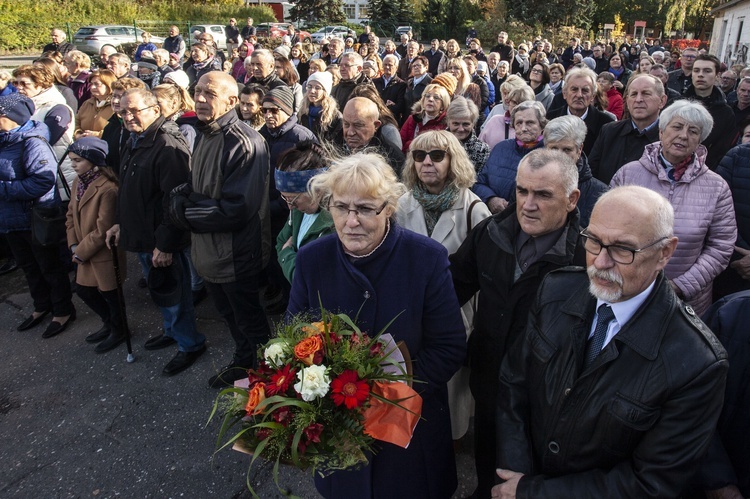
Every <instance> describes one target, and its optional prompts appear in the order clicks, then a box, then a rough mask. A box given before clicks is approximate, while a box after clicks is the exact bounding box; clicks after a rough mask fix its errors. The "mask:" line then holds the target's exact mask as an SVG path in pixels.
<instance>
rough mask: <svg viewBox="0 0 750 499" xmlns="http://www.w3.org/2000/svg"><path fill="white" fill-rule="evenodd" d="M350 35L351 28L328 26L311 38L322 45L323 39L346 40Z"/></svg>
mask: <svg viewBox="0 0 750 499" xmlns="http://www.w3.org/2000/svg"><path fill="white" fill-rule="evenodd" d="M348 33H349V28H347V27H346V26H326V27H324V28H321V29H319V30H318V31H316V32H315V33H313V34H312V35H310V38H311V39H312V41H313V42H314V43H320V42H321V41H322V40H323V38H328V39H329V40H330V39H331V38H346V35H347V34H348Z"/></svg>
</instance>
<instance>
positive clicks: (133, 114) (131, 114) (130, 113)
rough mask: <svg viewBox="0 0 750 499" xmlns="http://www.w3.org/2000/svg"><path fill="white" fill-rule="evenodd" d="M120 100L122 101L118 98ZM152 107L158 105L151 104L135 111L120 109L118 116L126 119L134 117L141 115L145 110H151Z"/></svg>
mask: <svg viewBox="0 0 750 499" xmlns="http://www.w3.org/2000/svg"><path fill="white" fill-rule="evenodd" d="M120 99H122V97H120ZM152 107H158V104H153V105H151V106H146V107H142V108H140V109H136V110H132V109H121V110H120V116H122V117H123V118H125V117H127V116H128V115H130V116H133V117H135V116H137V115H139V114H141V112H142V111H145V110H146V109H151V108H152Z"/></svg>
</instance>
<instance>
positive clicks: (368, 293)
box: [365, 291, 370, 300]
mask: <svg viewBox="0 0 750 499" xmlns="http://www.w3.org/2000/svg"><path fill="white" fill-rule="evenodd" d="M368 298H370V292H369V291H365V300H367V299H368Z"/></svg>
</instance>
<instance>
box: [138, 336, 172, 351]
mask: <svg viewBox="0 0 750 499" xmlns="http://www.w3.org/2000/svg"><path fill="white" fill-rule="evenodd" d="M175 343H177V342H176V341H175V340H174V338H170V337H169V336H164V335H163V334H161V335H159V336H154V337H153V338H151V339H149V340H148V341H146V343H145V344H144V345H143V348H145V349H146V350H161V349H162V348H167V347H168V346H171V345H174V344H175Z"/></svg>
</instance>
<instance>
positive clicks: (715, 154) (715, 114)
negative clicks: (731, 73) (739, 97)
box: [685, 54, 737, 170]
mask: <svg viewBox="0 0 750 499" xmlns="http://www.w3.org/2000/svg"><path fill="white" fill-rule="evenodd" d="M720 68H721V63H720V62H719V59H717V58H716V56H713V55H708V54H701V55H699V56H698V58H697V59H696V60H695V62H694V63H693V85H692V86H691V87H690V88H689V89H688V90H687V92H685V98H687V99H694V100H697V101H700V102H701V103H703V105H704V106H705V107H706V109H708V112H709V113H711V117H712V118H713V119H714V126H713V128H712V129H711V133H710V134H708V137H706V140H704V141H703V142H701V143H702V144H703V145H704V146H706V149H708V156H706V166H708V167H709V168H710V169H711V170H716V167H717V166H718V165H719V161H721V158H723V157H724V155H725V154H726V153H727V151H729V149H731V147H732V144H733V143H734V139H735V136H736V134H737V131H736V127H735V116H734V111H732V108H731V107H729V105H728V104H727V101H726V98H725V97H724V94H723V93H722V92H721V90H719V88H717V87H716V85H715V84H716V80H717V78H718V75H719V69H720Z"/></svg>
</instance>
